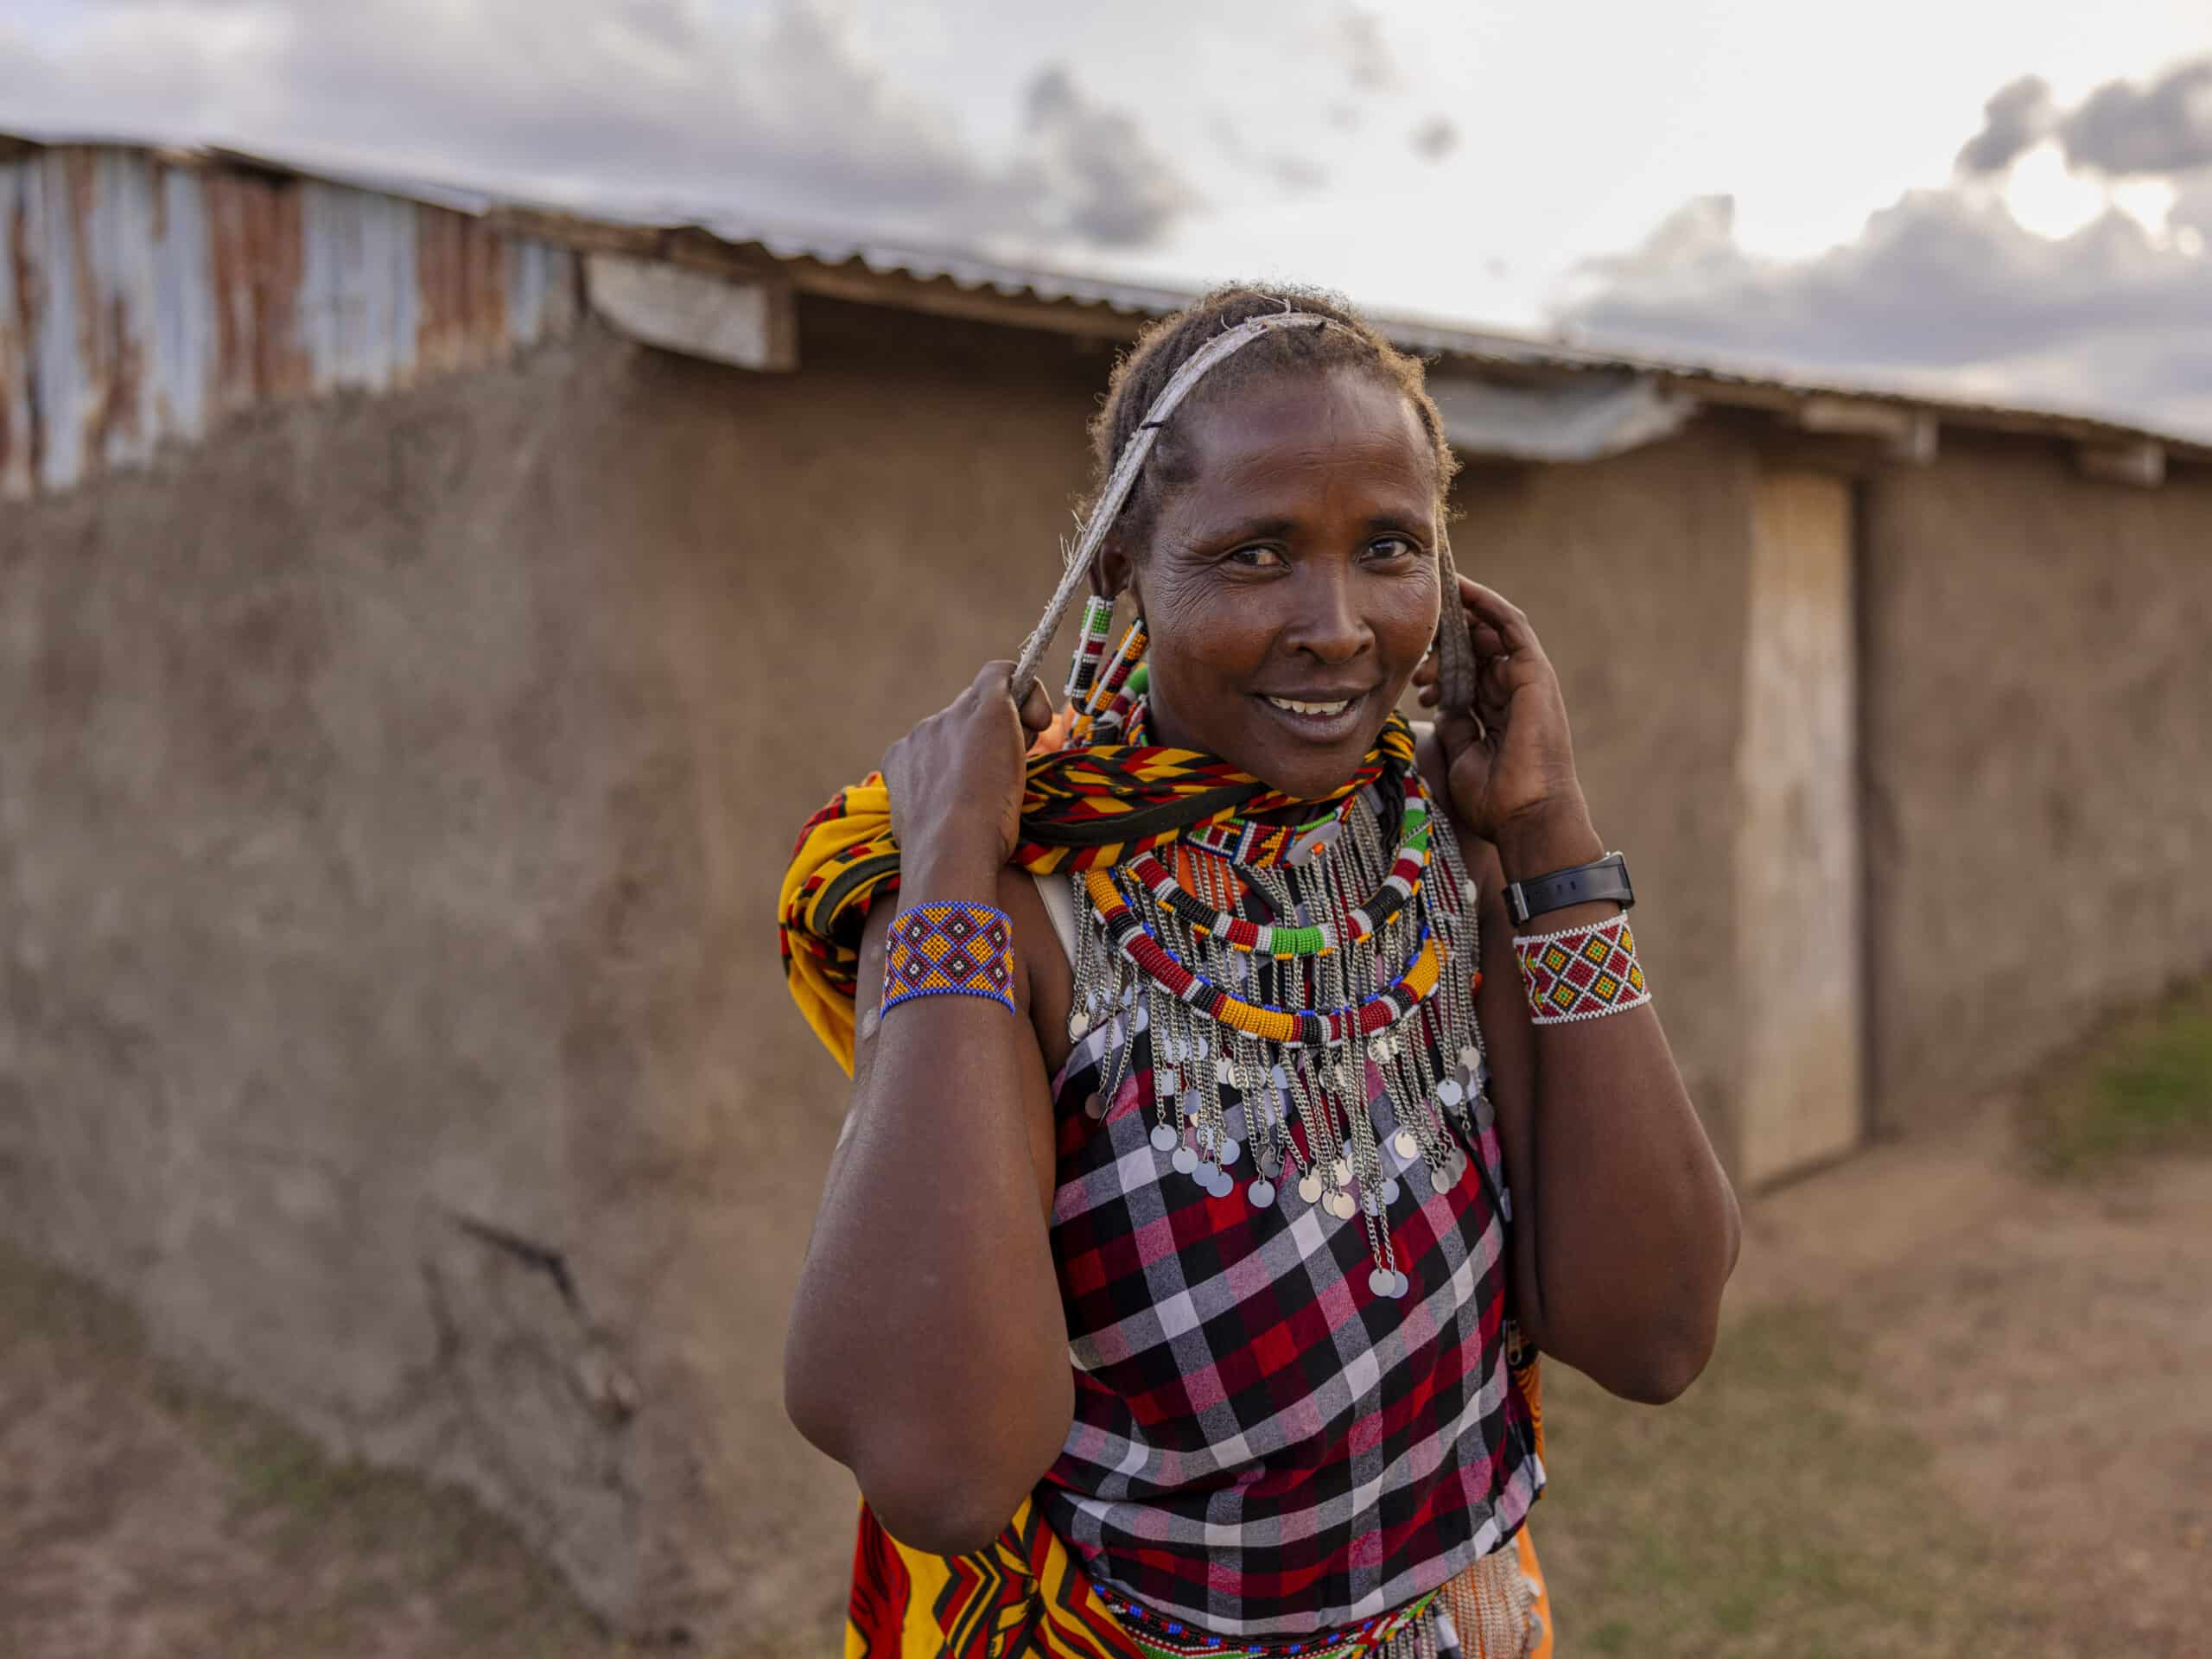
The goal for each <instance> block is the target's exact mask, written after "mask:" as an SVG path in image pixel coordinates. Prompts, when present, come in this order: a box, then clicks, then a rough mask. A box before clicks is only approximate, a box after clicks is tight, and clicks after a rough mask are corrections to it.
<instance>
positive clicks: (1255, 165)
mask: <svg viewBox="0 0 2212 1659" xmlns="http://www.w3.org/2000/svg"><path fill="white" fill-rule="evenodd" d="M1206 130H1207V131H1208V132H1209V133H1210V134H1211V136H1212V137H1213V141H1214V143H1215V145H1216V147H1217V148H1218V149H1220V151H1221V153H1222V154H1223V155H1224V156H1227V157H1228V158H1229V160H1230V162H1234V163H1235V164H1236V166H1238V167H1241V168H1245V169H1247V170H1248V171H1250V172H1254V173H1257V174H1259V175H1261V176H1262V177H1263V178H1266V179H1268V180H1269V181H1272V182H1273V183H1274V186H1275V187H1276V188H1278V189H1280V190H1281V191H1282V192H1283V193H1284V194H1287V195H1293V196H1304V195H1311V194H1313V192H1315V191H1317V190H1322V189H1325V188H1327V187H1328V185H1329V182H1330V181H1331V179H1332V176H1333V175H1332V174H1331V173H1330V171H1329V169H1328V168H1325V167H1324V166H1322V165H1321V163H1320V162H1317V161H1314V160H1313V159H1312V158H1311V157H1310V156H1300V155H1297V154H1294V152H1292V151H1290V150H1287V149H1277V150H1265V151H1262V150H1255V149H1253V148H1252V147H1251V145H1249V144H1248V143H1245V142H1244V135H1243V132H1242V131H1241V130H1239V129H1238V128H1237V126H1236V123H1234V122H1233V121H1230V119H1229V118H1227V117H1226V116H1221V115H1217V116H1215V117H1214V118H1212V119H1211V121H1209V122H1208V123H1207V124H1206Z"/></svg>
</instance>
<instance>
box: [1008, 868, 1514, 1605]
mask: <svg viewBox="0 0 2212 1659" xmlns="http://www.w3.org/2000/svg"><path fill="white" fill-rule="evenodd" d="M1039 880H1040V883H1042V882H1044V881H1053V880H1065V878H1064V877H1058V876H1053V877H1041V878H1039ZM1053 908H1054V909H1055V910H1059V909H1060V908H1061V907H1060V906H1058V904H1057V903H1055V904H1054V905H1053ZM1124 1041H1128V1042H1131V1043H1133V1044H1134V1045H1135V1048H1134V1052H1132V1054H1131V1056H1130V1064H1129V1065H1128V1070H1127V1072H1126V1075H1125V1076H1124V1077H1123V1081H1122V1084H1121V1087H1120V1090H1119V1091H1118V1093H1117V1095H1116V1098H1114V1099H1113V1100H1111V1101H1103V1100H1097V1099H1096V1098H1095V1095H1096V1090H1097V1088H1098V1086H1099V1081H1100V1078H1101V1077H1102V1074H1103V1072H1104V1071H1105V1070H1106V1069H1107V1068H1106V1067H1105V1065H1104V1062H1105V1060H1106V1059H1107V1058H1109V1054H1110V1052H1111V1051H1112V1049H1113V1047H1114V1046H1117V1045H1119V1044H1121V1043H1122V1042H1124ZM1151 1080H1152V1070H1151V1064H1150V1056H1149V1052H1148V1045H1147V1034H1146V1032H1145V1012H1144V999H1143V998H1139V999H1137V1003H1136V1006H1135V1007H1134V1008H1133V1009H1130V1010H1128V1011H1127V1012H1125V1013H1124V1014H1121V1015H1120V1016H1118V1017H1116V1018H1115V1019H1113V1020H1108V1021H1106V1022H1105V1023H1104V1024H1103V1026H1101V1027H1096V1028H1094V1029H1092V1030H1091V1031H1090V1032H1088V1033H1085V1035H1084V1037H1083V1038H1082V1039H1078V1040H1077V1043H1076V1044H1075V1046H1074V1048H1073V1050H1072V1052H1071V1053H1070V1055H1069V1057H1068V1060H1067V1063H1066V1065H1065V1066H1064V1067H1063V1068H1062V1071H1061V1072H1060V1075H1059V1077H1058V1078H1057V1079H1056V1080H1055V1082H1054V1085H1053V1102H1054V1105H1053V1110H1054V1116H1055V1119H1056V1121H1057V1123H1058V1183H1057V1190H1056V1192H1055V1194H1054V1198H1053V1203H1052V1255H1053V1260H1054V1262H1055V1264H1056V1267H1057V1270H1058V1275H1059V1283H1060V1295H1061V1300H1062V1302H1063V1304H1064V1306H1065V1309H1066V1313H1067V1322H1068V1344H1069V1357H1070V1358H1071V1361H1072V1362H1073V1363H1074V1366H1075V1373H1076V1376H1075V1421H1074V1422H1073V1424H1072V1426H1071V1428H1070V1430H1069V1433H1068V1438H1067V1442H1066V1444H1065V1446H1064V1447H1063V1448H1062V1450H1061V1452H1060V1456H1059V1458H1058V1460H1057V1461H1055V1462H1054V1464H1053V1465H1052V1468H1051V1469H1050V1470H1049V1471H1047V1473H1046V1478H1045V1479H1044V1481H1043V1482H1042V1483H1041V1484H1039V1486H1038V1488H1037V1491H1036V1499H1037V1502H1038V1503H1039V1506H1040V1507H1041V1509H1042V1510H1043V1511H1044V1514H1045V1516H1046V1519H1047V1520H1048V1521H1049V1522H1051V1524H1052V1528H1053V1529H1054V1530H1055V1531H1056V1532H1058V1534H1059V1535H1060V1536H1061V1537H1062V1538H1063V1539H1065V1541H1066V1542H1067V1544H1068V1546H1069V1548H1071V1550H1072V1551H1073V1552H1074V1553H1075V1554H1076V1555H1077V1557H1078V1558H1079V1559H1080V1560H1081V1561H1082V1563H1083V1566H1084V1570H1085V1571H1086V1572H1087V1573H1090V1576H1091V1578H1092V1579H1093V1580H1096V1582H1097V1584H1098V1585H1099V1586H1100V1588H1101V1589H1102V1591H1105V1592H1109V1599H1110V1592H1116V1591H1118V1592H1120V1593H1121V1595H1122V1597H1125V1598H1128V1599H1131V1600H1133V1601H1135V1603H1138V1604H1140V1605H1141V1607H1142V1608H1145V1609H1149V1610H1151V1611H1152V1612H1153V1613H1154V1614H1156V1615H1157V1616H1159V1617H1160V1618H1165V1619H1169V1620H1175V1621H1187V1622H1188V1623H1189V1624H1192V1625H1194V1626H1196V1627H1197V1629H1198V1630H1199V1631H1202V1632H1205V1633H1207V1634H1211V1635H1217V1636H1223V1637H1257V1636H1272V1635H1278V1634H1280V1635H1283V1636H1287V1637H1300V1636H1307V1635H1311V1634H1313V1632H1315V1631H1316V1630H1328V1629H1332V1628H1336V1627H1341V1626H1345V1625H1351V1624H1357V1623H1358V1622H1359V1621H1362V1620H1365V1619H1370V1618H1375V1617H1376V1616H1378V1615H1380V1614H1382V1613H1384V1612H1386V1611H1389V1610H1391V1609H1394V1608H1396V1607H1399V1606H1402V1605H1404V1604H1405V1603H1407V1602H1408V1601H1411V1600H1413V1599H1415V1598H1417V1597H1420V1596H1421V1595H1423V1594H1425V1593H1426V1592H1428V1591H1430V1590H1433V1589H1434V1588H1436V1587H1437V1586H1440V1585H1441V1584H1443V1583H1444V1582H1445V1581H1446V1580H1447V1579H1450V1578H1451V1577H1452V1576H1453V1575H1454V1574H1455V1573H1458V1572H1459V1570H1460V1569H1461V1568H1463V1567H1466V1566H1467V1565H1468V1564H1469V1563H1470V1562H1471V1561H1473V1560H1477V1559H1478V1558H1479V1557H1481V1556H1484V1555H1487V1554H1491V1552H1492V1551H1495V1550H1497V1549H1499V1548H1503V1547H1504V1546H1505V1545H1507V1544H1508V1543H1509V1541H1510V1540H1511V1539H1512V1538H1513V1536H1514V1535H1515V1534H1516V1532H1517V1531H1518V1530H1519V1529H1520V1527H1521V1524H1522V1521H1523V1520H1524V1519H1525V1518H1526V1517H1527V1516H1528V1513H1529V1506H1530V1505H1531V1504H1532V1503H1534V1502H1535V1497H1536V1495H1537V1493H1538V1492H1539V1491H1541V1489H1542V1486H1543V1482H1544V1473H1543V1469H1542V1466H1541V1464H1540V1462H1539V1461H1538V1459H1537V1457H1536V1454H1535V1444H1534V1433H1533V1425H1532V1423H1531V1422H1530V1421H1529V1413H1528V1408H1527V1407H1526V1406H1525V1404H1523V1402H1522V1400H1521V1397H1520V1395H1519V1394H1518V1393H1517V1392H1516V1390H1515V1389H1513V1387H1512V1386H1511V1385H1510V1382H1509V1380H1508V1376H1507V1368H1506V1356H1505V1339H1504V1322H1505V1287H1506V1260H1505V1227H1506V1224H1507V1222H1508V1220H1509V1219H1510V1200H1509V1198H1508V1197H1507V1194H1506V1192H1505V1188H1504V1185H1503V1177H1504V1166H1503V1158H1502V1156H1501V1154H1500V1149H1499V1143H1498V1137H1497V1129H1496V1128H1495V1126H1494V1124H1493V1123H1492V1122H1491V1118H1490V1116H1489V1115H1488V1107H1487V1102H1486V1100H1485V1101H1484V1103H1483V1108H1482V1113H1481V1116H1479V1117H1478V1124H1479V1126H1480V1135H1479V1140H1480V1142H1481V1144H1480V1145H1479V1146H1478V1147H1469V1148H1467V1151H1468V1154H1469V1159H1470V1164H1469V1169H1468V1173H1467V1174H1466V1176H1465V1179H1462V1180H1461V1181H1459V1184H1458V1185H1456V1186H1455V1187H1454V1188H1453V1189H1452V1191H1450V1192H1442V1193H1440V1192H1433V1190H1432V1189H1431V1188H1430V1187H1429V1186H1428V1185H1427V1183H1426V1182H1424V1181H1416V1180H1413V1179H1408V1171H1409V1170H1410V1169H1411V1168H1412V1166H1413V1164H1414V1162H1415V1161H1416V1160H1410V1159H1406V1158H1403V1157H1402V1156H1400V1155H1399V1154H1397V1153H1396V1152H1395V1150H1394V1149H1393V1148H1392V1147H1391V1144H1390V1142H1389V1140H1388V1139H1385V1140H1384V1141H1383V1168H1384V1171H1385V1173H1388V1174H1391V1175H1394V1176H1395V1177H1397V1178H1398V1179H1399V1182H1400V1185H1401V1190H1402V1197H1401V1198H1400V1199H1399V1201H1398V1202H1397V1203H1395V1204H1394V1205H1391V1208H1390V1217H1389V1220H1390V1225H1391V1236H1392V1238H1393V1240H1394V1242H1395V1247H1396V1249H1397V1262H1398V1267H1399V1269H1400V1271H1402V1272H1403V1273H1405V1274H1408V1276H1409V1277H1410V1278H1411V1280H1412V1287H1411V1289H1410V1291H1409V1292H1408V1294H1407V1295H1406V1296H1405V1297H1404V1298H1403V1299H1402V1300H1392V1299H1391V1298H1389V1297H1387V1296H1379V1295H1376V1294H1374V1292H1373V1291H1372V1290H1371V1289H1370V1287H1369V1285H1368V1276H1369V1270H1370V1267H1371V1266H1372V1263H1371V1262H1370V1259H1369V1246H1368V1241H1367V1237H1366V1234H1365V1232H1364V1230H1363V1227H1362V1225H1361V1224H1360V1221H1359V1219H1358V1218H1357V1217H1356V1216H1355V1217H1353V1218H1352V1219H1350V1220H1343V1221H1340V1220H1338V1218H1337V1217H1333V1216H1332V1215H1330V1214H1329V1213H1328V1212H1327V1211H1325V1210H1323V1209H1322V1208H1321V1207H1320V1206H1319V1205H1309V1204H1306V1203H1305V1202H1303V1201H1302V1200H1300V1198H1299V1197H1298V1194H1297V1192H1296V1191H1295V1188H1294V1185H1291V1184H1289V1183H1287V1182H1286V1184H1285V1185H1284V1187H1283V1189H1282V1192H1281V1198H1280V1201H1279V1202H1278V1203H1277V1204H1276V1205H1273V1206H1269V1207H1268V1208H1264V1209H1262V1208H1255V1206H1254V1205H1252V1204H1251V1203H1250V1202H1249V1199H1248V1198H1246V1196H1245V1193H1244V1190H1243V1183H1241V1182H1240V1183H1239V1184H1238V1185H1237V1187H1236V1190H1234V1191H1232V1192H1230V1194H1229V1196H1228V1197H1226V1198H1212V1197H1210V1196H1209V1195H1208V1194H1207V1193H1206V1192H1205V1190H1204V1189H1203V1188H1201V1187H1200V1186H1199V1185H1198V1184H1197V1183H1196V1182H1194V1181H1192V1179H1189V1178H1188V1177H1186V1176H1182V1175H1179V1174H1177V1173H1174V1172H1173V1170H1172V1169H1170V1168H1169V1166H1168V1163H1167V1160H1166V1159H1165V1158H1164V1157H1163V1156H1162V1155H1161V1154H1160V1153H1159V1152H1157V1151H1155V1150H1154V1147H1153V1146H1152V1144H1151V1141H1149V1140H1148V1139H1147V1132H1148V1122H1149V1113H1150V1110H1151V1106H1152V1087H1151ZM1379 1084H1380V1078H1379V1077H1376V1079H1375V1086H1376V1087H1377V1088H1379ZM1225 1092H1230V1093H1231V1094H1232V1097H1233V1091H1225ZM1093 1110H1096V1111H1098V1112H1099V1113H1101V1114H1102V1116H1098V1117H1096V1118H1094V1117H1093V1116H1092V1115H1091V1113H1092V1111H1093ZM1240 1113H1241V1106H1238V1105H1234V1104H1232V1105H1231V1106H1230V1132H1231V1133H1232V1134H1233V1135H1236V1136H1237V1137H1238V1138H1239V1139H1240V1140H1242V1139H1246V1138H1247V1137H1246V1136H1245V1135H1244V1130H1243V1127H1242V1125H1241V1122H1240V1116H1239V1115H1240ZM1416 1193H1425V1194H1427V1196H1426V1197H1423V1198H1420V1199H1419V1201H1418V1202H1417V1203H1416V1202H1415V1201H1414V1195H1415V1194H1416Z"/></svg>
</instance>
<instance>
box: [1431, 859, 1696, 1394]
mask: <svg viewBox="0 0 2212 1659" xmlns="http://www.w3.org/2000/svg"><path fill="white" fill-rule="evenodd" d="M1523 829H1525V830H1526V831H1528V835H1527V838H1526V839H1525V840H1523V839H1516V838H1514V837H1509V838H1508V842H1507V845H1508V848H1509V849H1510V851H1508V852H1507V853H1505V854H1504V855H1501V852H1500V850H1499V849H1497V848H1494V847H1492V846H1491V844H1490V843H1489V842H1480V841H1472V840H1467V839H1463V842H1462V844H1463V845H1464V846H1465V847H1466V849H1467V851H1468V854H1469V857H1468V861H1467V866H1468V872H1469V874H1471V875H1473V876H1474V878H1475V881H1476V883H1477V885H1478V887H1479V888H1480V889H1481V900H1480V905H1481V912H1480V914H1481V925H1482V971H1483V984H1482V988H1481V990H1480V991H1479V992H1478V994H1477V996H1476V1005H1477V1008H1478V1014H1479V1015H1480V1018H1481V1020H1482V1028H1483V1037H1484V1043H1485V1045H1486V1046H1487V1048H1488V1052H1489V1059H1490V1065H1491V1102H1492V1103H1493V1104H1494V1105H1495V1106H1496V1107H1497V1125H1498V1135H1499V1137H1500V1139H1501V1140H1502V1141H1503V1143H1504V1148H1505V1167H1506V1173H1507V1178H1508V1179H1509V1180H1510V1183H1511V1191H1512V1193H1513V1197H1514V1205H1515V1207H1514V1211H1513V1223H1512V1226H1511V1227H1510V1230H1509V1233H1510V1249H1511V1255H1512V1262H1511V1265H1512V1272H1513V1289H1514V1313H1515V1317H1516V1319H1519V1321H1520V1322H1521V1326H1522V1330H1523V1332H1525V1333H1526V1334H1527V1335H1528V1337H1529V1339H1530V1340H1531V1341H1532V1342H1534V1343H1535V1344H1536V1346H1537V1347H1538V1348H1540V1349H1541V1350H1542V1351H1544V1352H1545V1353H1548V1354H1551V1355H1554V1356H1555V1357H1558V1358H1560V1359H1561V1360H1564V1361H1565V1362H1566V1363H1568V1364H1570V1365H1572V1366H1573V1367H1574V1368H1575V1369H1576V1370H1579V1371H1583V1372H1586V1373H1587V1374H1588V1375H1589V1376H1591V1377H1592V1378H1593V1379H1595V1380H1596V1381H1597V1382H1598V1383H1600V1384H1601V1385H1603V1386H1604V1387H1605V1388H1606V1389H1611V1391H1612V1392H1613V1393H1615V1394H1618V1395H1623V1396H1624V1397H1626V1398H1628V1399H1630V1400H1642V1401H1646V1402H1651V1403H1653V1404H1658V1403H1661V1402H1665V1401H1668V1400H1671V1399H1673V1398H1674V1397H1675V1395H1678V1394H1680V1393H1681V1391H1682V1390H1683V1389H1687V1388H1688V1386H1689V1385H1690V1384H1691V1383H1693V1382H1694V1381H1695V1380H1696V1378H1697V1376H1698V1373H1699V1372H1700V1371H1701V1370H1704V1369H1705V1363H1706V1361H1707V1359H1708V1358H1709V1357H1711V1356H1712V1353H1713V1337H1714V1334H1715V1332H1716V1331H1717V1330H1718V1328H1719V1317H1720V1292H1721V1287H1723V1286H1724V1285H1725V1284H1726V1282H1727V1281H1728V1275H1729V1274H1730V1273H1731V1271H1732V1270H1733V1268H1734V1267H1735V1265H1736V1253H1737V1249H1738V1243H1739V1239H1740V1230H1739V1228H1738V1219H1737V1213H1736V1198H1735V1194H1734V1193H1733V1192H1732V1191H1731V1190H1730V1188H1729V1185H1728V1178H1727V1177H1726V1175H1725V1174H1724V1173H1722V1172H1721V1168H1720V1163H1719V1159H1717V1158H1716V1157H1714V1156H1713V1147H1712V1145H1711V1143H1710V1142H1709V1141H1707V1139H1706V1135H1705V1129H1704V1126H1703V1125H1702V1124H1701V1123H1700V1122H1699V1121H1698V1116H1697V1113H1696V1110H1695V1109H1694V1108H1693V1107H1692V1106H1691V1104H1690V1098H1689V1093H1688V1090H1687V1089H1685V1088H1684V1087H1683V1084H1682V1077H1681V1071H1679V1070H1678V1069H1677V1068H1676V1067H1675V1057H1674V1053H1673V1052H1672V1050H1670V1049H1669V1047H1668V1045H1667V1033H1665V1031H1664V1030H1662V1028H1661V1027H1660V1023H1659V1015H1658V1013H1657V1011H1656V1006H1655V1004H1653V1003H1649V1002H1647V1003H1645V1004H1644V1005H1643V1007H1637V1008H1631V1009H1629V1010H1627V1011H1626V1012H1624V1013H1621V1014H1608V1015H1606V1016H1605V1018H1604V1019H1602V1020H1575V1021H1573V1023H1571V1024H1566V1025H1551V1026H1541V1027H1540V1026H1536V1025H1534V1024H1532V1023H1531V1021H1530V1020H1529V1007H1528V1002H1527V1001H1526V999H1525V995H1524V993H1523V992H1522V984H1521V974H1520V968H1519V964H1518V963H1516V961H1515V959H1514V955H1513V938H1514V927H1513V922H1512V918H1511V917H1510V916H1509V915H1508V914H1507V912H1506V909H1505V904H1504V898H1503V893H1504V887H1505V882H1506V880H1508V879H1509V874H1510V876H1512V877H1518V876H1521V875H1523V874H1526V875H1540V874H1543V873H1544V872H1545V871H1548V870H1554V869H1561V868H1566V867H1567V866H1568V865H1573V864H1585V863H1588V862H1590V861H1592V860H1593V859H1597V858H1600V857H1603V856H1604V853H1605V849H1604V848H1603V847H1602V846H1601V845H1600V844H1599V841H1598V837H1597V833H1596V831H1595V830H1594V829H1591V828H1590V826H1589V823H1588V819H1587V816H1586V815H1585V817H1584V820H1583V822H1582V823H1581V824H1580V826H1579V827H1577V826H1574V825H1573V824H1570V823H1560V824H1558V825H1556V826H1548V827H1542V828H1540V827H1539V826H1535V825H1525V826H1523ZM1618 912H1619V906H1617V905H1612V904H1605V905H1585V906H1575V907H1574V908H1573V909H1571V910H1564V911H1556V912H1552V913H1551V914H1549V915H1546V916H1541V917H1538V918H1535V920H1534V921H1533V922H1531V923H1530V928H1531V930H1532V931H1551V930H1552V929H1554V928H1559V927H1568V926H1573V925H1576V924H1577V923H1587V922H1596V921H1603V920H1605V919H1606V918H1608V917H1610V916H1613V915H1617V914H1618ZM1662 991H1663V988H1662Z"/></svg>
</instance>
